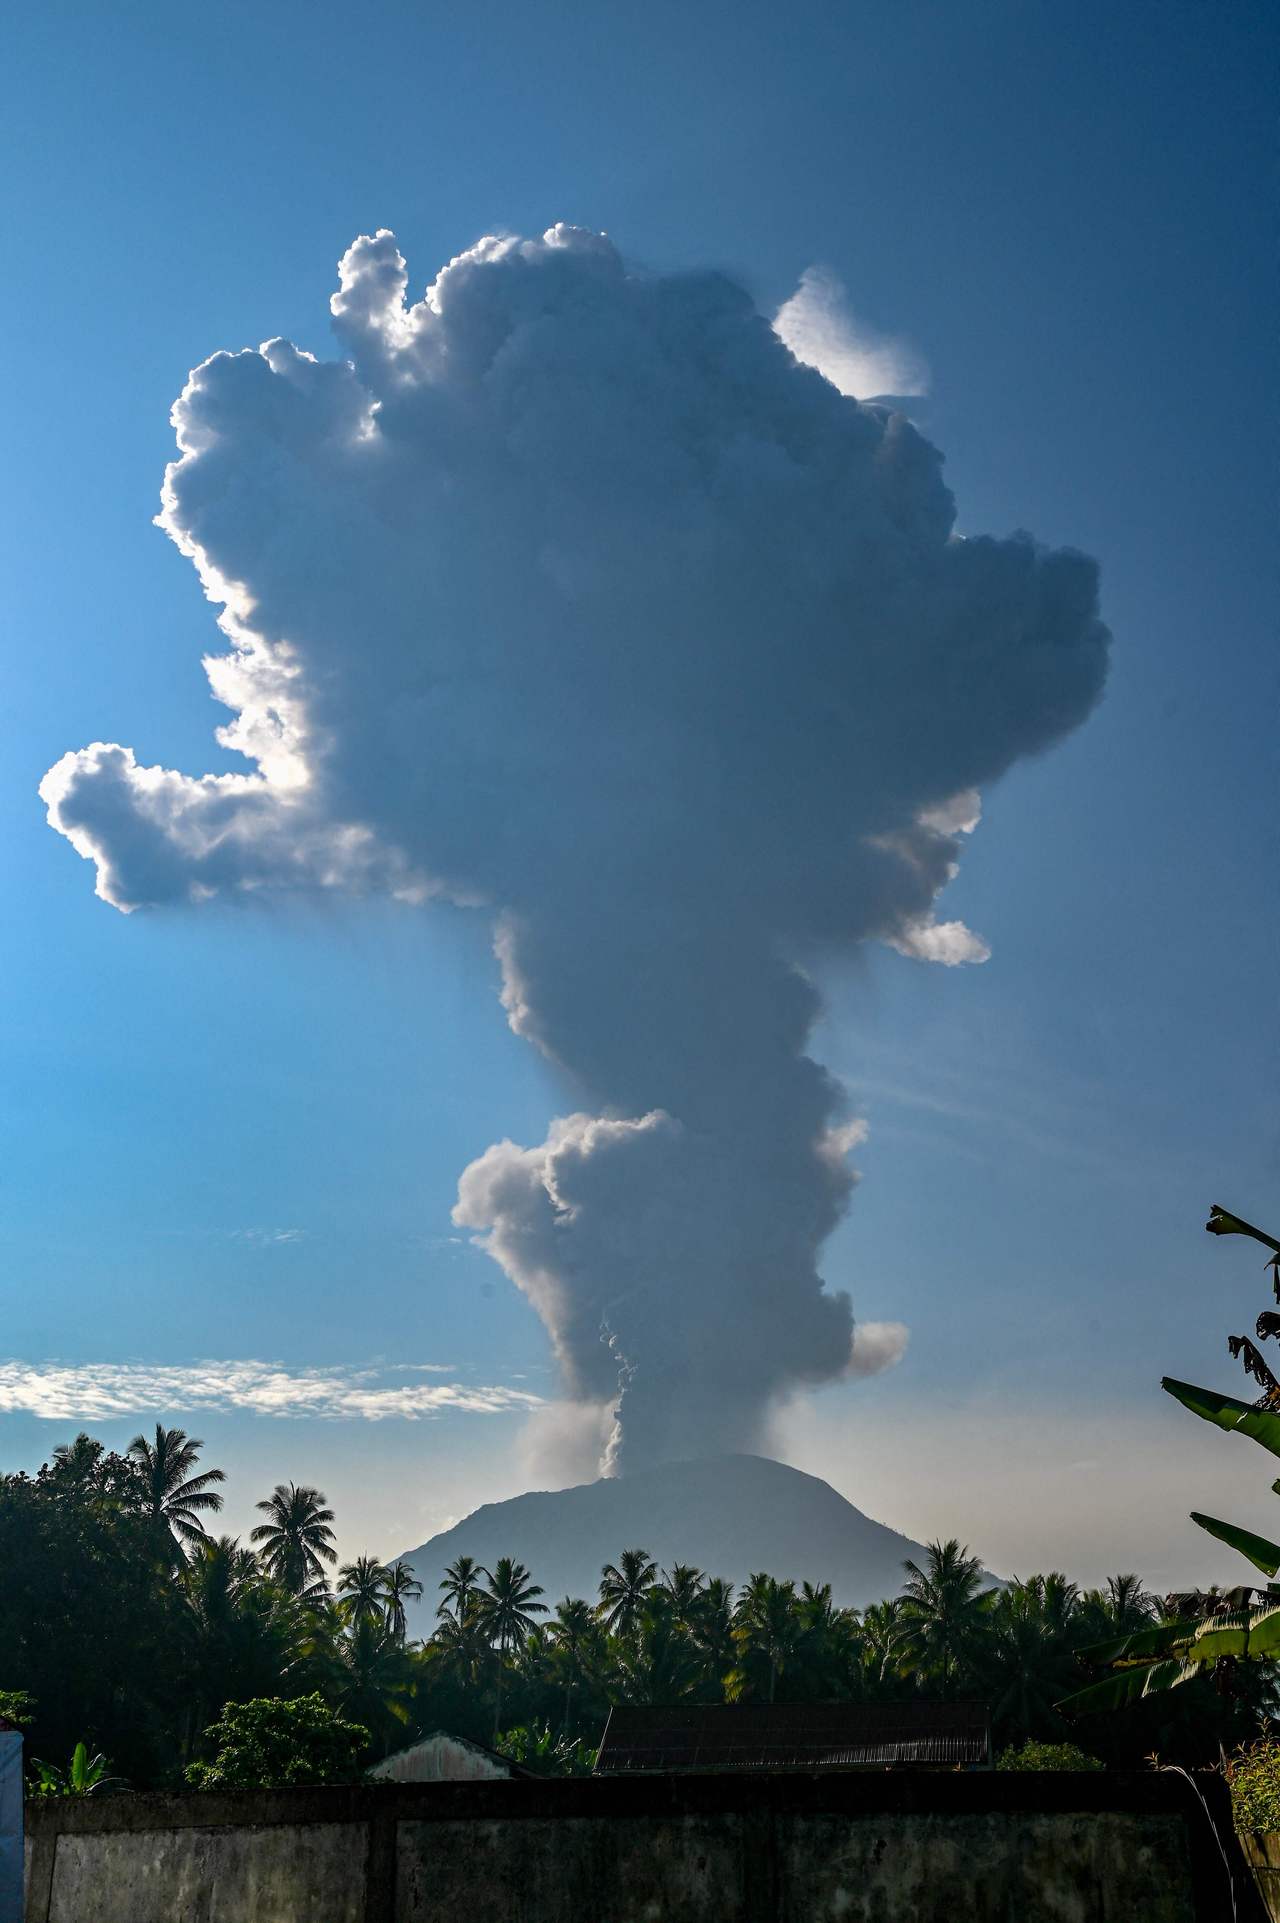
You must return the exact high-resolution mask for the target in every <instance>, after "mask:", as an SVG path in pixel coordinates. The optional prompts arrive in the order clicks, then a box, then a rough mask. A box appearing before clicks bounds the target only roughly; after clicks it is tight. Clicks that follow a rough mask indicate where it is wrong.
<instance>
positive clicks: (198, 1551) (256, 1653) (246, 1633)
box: [182, 1536, 300, 1750]
mask: <svg viewBox="0 0 1280 1923" xmlns="http://www.w3.org/2000/svg"><path fill="white" fill-rule="evenodd" d="M182 1588H183V1594H184V1597H185V1601H186V1606H187V1638H186V1641H187V1647H188V1650H189V1662H190V1665H191V1667H190V1681H189V1685H188V1697H189V1715H188V1728H187V1736H186V1745H185V1747H186V1748H187V1749H188V1750H189V1749H190V1747H191V1743H192V1741H193V1739H194V1737H195V1735H196V1733H197V1732H198V1731H199V1730H201V1729H203V1728H204V1726H205V1724H206V1723H208V1722H209V1721H210V1720H211V1719H212V1718H213V1717H214V1716H215V1715H216V1714H217V1711H218V1709H219V1708H220V1706H221V1705H222V1704H223V1703H225V1702H228V1701H233V1702H248V1701H250V1700H251V1699H252V1698H253V1697H255V1696H274V1695H277V1694H278V1693H279V1690H280V1685H281V1682H282V1681H283V1680H284V1678H285V1677H286V1676H287V1675H288V1674H289V1672H290V1670H291V1669H292V1668H293V1667H294V1665H295V1662H296V1660H297V1657H298V1652H299V1641H300V1638H299V1625H298V1620H297V1611H296V1610H295V1608H294V1605H293V1603H292V1601H291V1599H290V1598H289V1597H287V1596H285V1595H284V1594H283V1592H282V1591H281V1590H279V1589H277V1588H275V1587H274V1586H273V1585H272V1584H271V1583H269V1582H266V1581H264V1579H263V1573H262V1566H261V1564H260V1563H259V1561H258V1558H257V1557H256V1556H255V1555H254V1554H253V1553H252V1551H251V1550H248V1549H242V1548H241V1547H240V1544H239V1542H238V1541H237V1540H236V1538H235V1537H234V1536H220V1537H219V1538H218V1539H217V1541H216V1542H215V1541H212V1540H211V1539H210V1538H209V1537H207V1536H206V1537H205V1539H204V1541H203V1542H200V1543H197V1544H195V1545H194V1546H193V1548H192V1552H191V1558H190V1561H189V1562H188V1564H187V1567H186V1569H185V1571H184V1572H183V1576H182Z"/></svg>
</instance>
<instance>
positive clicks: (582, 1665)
mask: <svg viewBox="0 0 1280 1923" xmlns="http://www.w3.org/2000/svg"><path fill="white" fill-rule="evenodd" d="M550 1629H551V1637H552V1661H553V1667H554V1668H555V1669H558V1670H559V1671H560V1673H561V1674H562V1675H563V1677H564V1715H563V1717H562V1719H561V1725H560V1726H561V1729H562V1730H563V1731H564V1732H565V1733H566V1734H567V1733H568V1730H569V1724H570V1720H571V1717H572V1712H573V1692H574V1690H575V1689H577V1688H578V1686H579V1685H580V1684H581V1682H582V1680H583V1677H584V1675H585V1673H586V1670H587V1666H588V1664H589V1662H590V1660H591V1658H592V1657H593V1656H594V1655H595V1654H596V1653H597V1651H598V1642H599V1636H600V1628H599V1624H598V1623H597V1622H596V1619H595V1615H594V1613H593V1611H592V1610H591V1608H590V1605H589V1604H587V1603H585V1602H583V1601H582V1599H581V1598H580V1597H573V1596H566V1597H565V1598H564V1600H563V1601H562V1602H558V1603H557V1604H556V1615H555V1621H554V1622H553V1623H552V1624H551V1625H550Z"/></svg>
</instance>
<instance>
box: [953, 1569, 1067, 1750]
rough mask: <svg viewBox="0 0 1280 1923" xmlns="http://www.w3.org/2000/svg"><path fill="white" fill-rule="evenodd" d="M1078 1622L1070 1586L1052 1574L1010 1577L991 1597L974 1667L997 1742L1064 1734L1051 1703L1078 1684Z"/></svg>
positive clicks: (1056, 1572) (1057, 1573) (1055, 1574)
mask: <svg viewBox="0 0 1280 1923" xmlns="http://www.w3.org/2000/svg"><path fill="white" fill-rule="evenodd" d="M1083 1620H1084V1618H1083V1616H1082V1611H1081V1607H1080V1600H1079V1592H1078V1591H1077V1589H1076V1586H1075V1584H1074V1583H1071V1582H1068V1581H1067V1579H1066V1577H1065V1576H1063V1575H1061V1574H1060V1573H1059V1572H1058V1571H1056V1570H1052V1571H1050V1573H1049V1574H1048V1575H1047V1576H1030V1577H1028V1579H1027V1580H1026V1581H1025V1582H1019V1581H1018V1580H1017V1579H1016V1578H1015V1580H1014V1581H1013V1582H1012V1583H1010V1585H1009V1587H1008V1588H1007V1589H1005V1590H1003V1591H1001V1592H1000V1593H999V1594H998V1595H997V1596H996V1597H995V1599H994V1601H993V1602H992V1604H991V1607H990V1621H989V1624H988V1634H987V1636H986V1638H985V1639H984V1640H985V1646H984V1647H983V1649H982V1650H981V1651H980V1652H979V1655H978V1663H977V1668H978V1671H979V1674H980V1676H981V1678H982V1681H983V1689H984V1694H985V1695H986V1696H987V1697H988V1698H989V1699H990V1702H991V1712H992V1718H993V1720H994V1722H995V1725H996V1730H997V1736H998V1739H999V1740H1001V1741H1008V1742H1014V1741H1020V1740H1023V1739H1026V1738H1028V1737H1041V1738H1045V1739H1048V1738H1051V1737H1055V1736H1062V1735H1064V1734H1065V1723H1064V1719H1063V1718H1062V1717H1061V1716H1059V1715H1058V1713H1057V1711H1056V1710H1055V1708H1054V1704H1055V1703H1056V1702H1057V1700H1058V1698H1059V1697H1060V1696H1062V1695H1064V1694H1065V1693H1066V1692H1067V1691H1068V1690H1069V1689H1070V1688H1071V1687H1072V1686H1073V1684H1074V1683H1076V1682H1078V1681H1079V1672H1078V1670H1077V1666H1076V1660H1075V1650H1076V1647H1077V1645H1078V1644H1079V1643H1080V1642H1081V1641H1083V1640H1084V1631H1083Z"/></svg>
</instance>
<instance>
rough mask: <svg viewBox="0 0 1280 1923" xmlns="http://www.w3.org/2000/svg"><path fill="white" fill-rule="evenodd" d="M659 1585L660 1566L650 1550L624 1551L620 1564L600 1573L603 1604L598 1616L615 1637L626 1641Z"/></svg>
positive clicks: (600, 1601) (598, 1605)
mask: <svg viewBox="0 0 1280 1923" xmlns="http://www.w3.org/2000/svg"><path fill="white" fill-rule="evenodd" d="M657 1581H658V1565H657V1563H656V1562H654V1560H653V1558H652V1557H651V1556H650V1554H649V1551H648V1550H647V1549H624V1550H623V1552H622V1554H621V1556H620V1557H619V1558H618V1561H617V1563H616V1564H615V1563H611V1562H607V1563H606V1564H605V1566H604V1568H603V1569H602V1570H601V1571H600V1600H599V1602H598V1603H597V1604H596V1614H597V1616H599V1617H600V1618H601V1620H602V1621H603V1623H604V1626H605V1628H606V1629H608V1630H611V1631H612V1632H613V1634H614V1635H615V1636H622V1637H624V1638H625V1637H627V1636H629V1635H630V1634H631V1632H632V1630H633V1629H634V1627H635V1624H636V1619H637V1617H638V1616H639V1614H640V1610H641V1608H642V1607H643V1605H644V1601H645V1598H646V1596H647V1595H648V1593H649V1591H650V1590H651V1589H653V1588H654V1587H655V1586H656V1584H657Z"/></svg>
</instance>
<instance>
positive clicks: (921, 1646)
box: [899, 1536, 997, 1696]
mask: <svg viewBox="0 0 1280 1923" xmlns="http://www.w3.org/2000/svg"><path fill="white" fill-rule="evenodd" d="M928 1548H929V1562H928V1567H927V1568H926V1569H921V1568H919V1566H918V1565H917V1564H916V1563H914V1562H904V1563H903V1565H902V1566H903V1568H904V1569H905V1570H906V1572H907V1581H906V1583H905V1585H904V1587H903V1592H902V1607H901V1622H902V1631H903V1633H902V1640H901V1643H900V1645H899V1648H900V1651H901V1653H902V1655H903V1656H905V1657H906V1659H907V1661H908V1662H909V1663H910V1664H911V1665H912V1666H913V1667H914V1668H916V1669H918V1670H919V1671H920V1672H921V1674H922V1675H926V1676H930V1677H936V1678H937V1680H938V1683H939V1686H940V1687H941V1690H942V1694H943V1695H944V1696H947V1695H949V1694H950V1693H951V1690H952V1688H953V1687H954V1684H955V1679H956V1674H957V1671H958V1669H959V1667H960V1664H961V1663H962V1662H963V1661H964V1660H965V1658H966V1657H967V1656H968V1655H969V1654H970V1652H971V1651H972V1650H973V1648H974V1647H975V1645H976V1643H977V1641H978V1638H979V1635H980V1632H981V1629H982V1626H983V1623H984V1621H985V1618H986V1616H987V1614H988V1611H989V1609H990V1606H991V1601H992V1599H993V1598H994V1597H995V1595H996V1593H997V1592H996V1591H995V1590H994V1589H983V1588H982V1574H983V1571H982V1564H981V1563H980V1562H979V1561H978V1558H977V1557H976V1556H971V1555H970V1554H969V1552H968V1549H967V1548H965V1549H962V1548H961V1547H960V1544H959V1543H958V1542H957V1540H956V1538H955V1537H954V1536H953V1537H952V1538H951V1539H950V1541H948V1542H931V1543H930V1544H929V1545H928Z"/></svg>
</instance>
